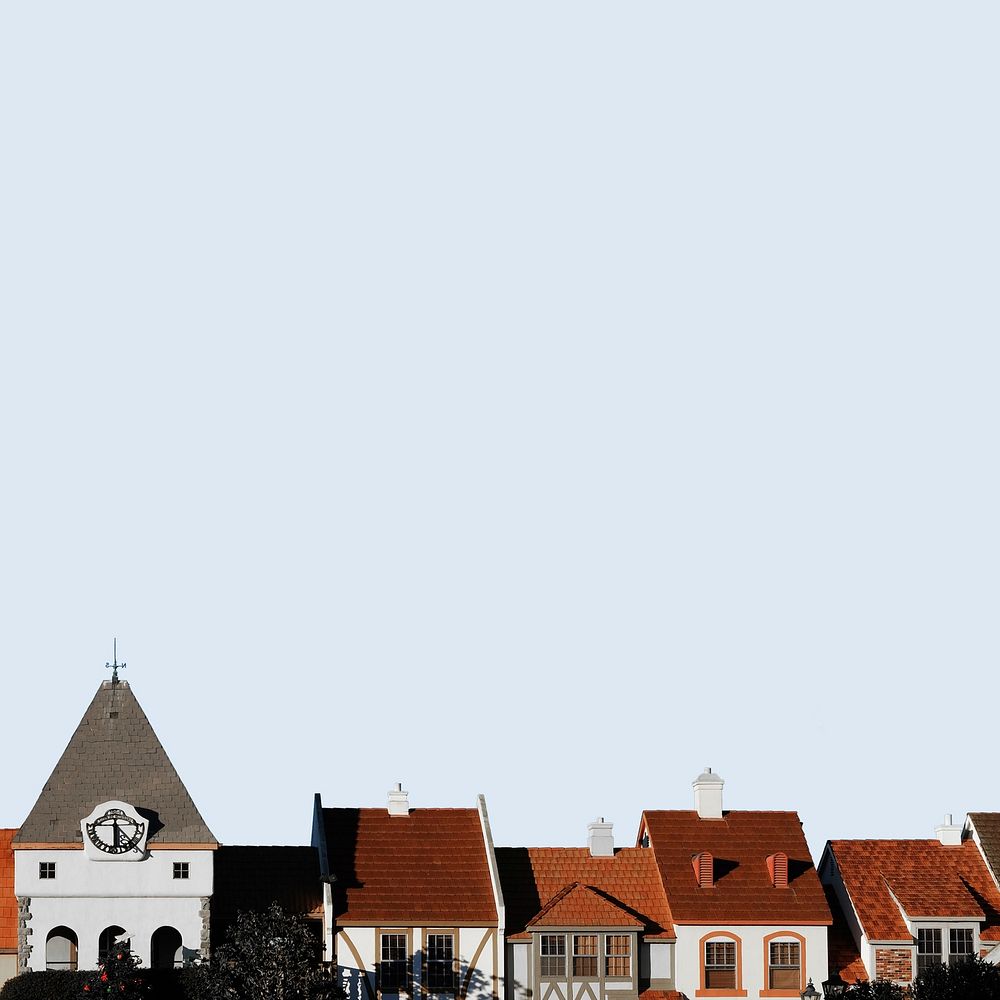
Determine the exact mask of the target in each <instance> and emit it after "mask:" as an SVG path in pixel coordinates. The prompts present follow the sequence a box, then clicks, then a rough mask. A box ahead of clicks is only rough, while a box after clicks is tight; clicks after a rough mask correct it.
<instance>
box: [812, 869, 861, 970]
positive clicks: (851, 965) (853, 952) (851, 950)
mask: <svg viewBox="0 0 1000 1000" xmlns="http://www.w3.org/2000/svg"><path fill="white" fill-rule="evenodd" d="M823 889H824V891H825V892H826V901H827V903H829V905H830V912H831V913H832V914H833V926H832V927H831V928H830V930H829V931H828V932H827V936H826V941H827V950H828V955H829V961H830V974H831V975H832V974H833V973H838V974H839V975H840V978H841V979H843V980H844V982H845V983H851V984H853V983H857V982H862V983H865V982H867V981H868V972H867V971H866V969H865V963H864V962H862V961H861V951H860V950H859V948H858V945H857V943H856V942H855V940H854V935H853V934H852V933H851V928H850V927H849V926H848V924H847V918H846V917H845V916H844V912H843V910H841V908H840V903H839V902H838V901H837V895H836V893H835V892H834V891H833V888H832V886H824V887H823Z"/></svg>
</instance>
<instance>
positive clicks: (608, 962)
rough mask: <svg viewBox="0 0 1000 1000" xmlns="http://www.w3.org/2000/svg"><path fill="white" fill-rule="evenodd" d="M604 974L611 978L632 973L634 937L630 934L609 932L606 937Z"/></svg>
mask: <svg viewBox="0 0 1000 1000" xmlns="http://www.w3.org/2000/svg"><path fill="white" fill-rule="evenodd" d="M604 975H605V976H607V977H608V978H609V979H611V978H614V977H618V978H620V979H627V978H630V977H631V975H632V938H631V936H630V935H628V934H609V935H607V937H606V938H605V939H604Z"/></svg>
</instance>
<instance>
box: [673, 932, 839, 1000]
mask: <svg viewBox="0 0 1000 1000" xmlns="http://www.w3.org/2000/svg"><path fill="white" fill-rule="evenodd" d="M674 926H675V929H676V931H677V944H676V950H675V953H674V954H675V958H676V962H675V965H676V968H675V970H674V971H675V980H674V981H675V983H676V986H675V989H677V990H679V991H680V992H681V993H684V994H686V995H687V996H691V997H693V996H694V995H695V991H696V990H698V989H699V988H700V976H701V961H702V954H701V952H702V948H701V940H702V938H703V937H704V936H705V935H706V934H711V933H713V932H721V933H725V934H733V935H735V936H736V937H737V938H739V940H740V943H741V956H742V963H741V964H742V974H743V980H742V988H743V990H745V991H746V993H745V994H741V995H745V996H747V997H749V998H751V1000H756V998H757V997H759V996H760V992H761V990H764V989H767V964H766V959H765V956H764V938H766V937H767V936H768V935H770V934H774V933H775V932H777V931H793V932H794V933H796V934H800V935H801V936H802V937H804V938H805V966H806V980H807V981H808V980H809V979H812V981H813V983H814V984H815V986H816V988H817V989H820V983H822V982H823V981H824V980H825V979H827V978H829V973H828V965H827V957H828V956H827V929H826V927H825V926H823V927H803V926H796V925H794V924H792V925H788V926H776V925H760V926H727V925H725V924H723V925H720V926H717V927H710V926H702V925H692V924H688V925H681V924H675V925H674ZM776 940H780V938H779V939H776ZM788 940H793V939H792V938H788ZM738 985H739V984H738ZM713 995H714V994H713ZM735 995H736V994H734V996H735Z"/></svg>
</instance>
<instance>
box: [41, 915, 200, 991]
mask: <svg viewBox="0 0 1000 1000" xmlns="http://www.w3.org/2000/svg"><path fill="white" fill-rule="evenodd" d="M200 910H201V900H200V899H190V898H189V899H182V898H177V897H173V898H159V899H157V898H151V897H148V896H146V897H139V896H134V897H131V898H118V899H101V898H93V897H87V896H79V897H75V898H72V899H63V898H56V897H51V896H50V897H47V898H33V899H32V900H31V923H30V925H29V927H30V929H31V935H30V937H29V939H28V940H29V944H30V945H31V955H30V956H29V959H28V967H29V968H30V969H32V970H33V971H35V972H42V971H44V969H45V941H46V938H47V937H48V935H49V931H51V930H52V929H53V928H55V927H60V926H65V927H69V928H70V930H72V931H73V932H74V933H75V934H76V936H77V940H78V942H79V954H78V963H79V964H78V967H79V968H80V969H92V968H94V967H95V966H96V965H97V948H98V941H99V938H100V936H101V931H103V930H104V929H105V928H106V927H111V926H113V925H117V926H118V927H124V928H125V930H126V931H127V932H128V934H129V935H130V937H131V940H132V951H133V953H134V954H135V955H137V956H138V957H139V960H140V962H141V963H142V964H143V965H149V963H150V958H151V955H150V941H151V939H152V936H153V932H154V931H155V930H157V929H158V928H160V927H174V928H176V930H178V931H179V932H180V935H181V943H182V946H183V947H184V948H185V949H188V950H190V951H192V952H197V951H198V949H199V948H200V947H201V916H200Z"/></svg>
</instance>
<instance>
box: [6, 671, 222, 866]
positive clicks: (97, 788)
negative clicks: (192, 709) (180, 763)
mask: <svg viewBox="0 0 1000 1000" xmlns="http://www.w3.org/2000/svg"><path fill="white" fill-rule="evenodd" d="M111 799H118V800H120V801H122V802H128V803H130V804H131V805H133V806H135V807H136V809H138V810H139V812H140V813H143V814H145V815H147V816H148V817H149V837H148V840H147V843H149V844H150V845H151V846H156V845H157V844H204V845H207V846H212V845H214V844H215V843H216V840H215V837H213V836H212V832H211V831H210V830H209V829H208V827H207V826H206V825H205V821H204V820H203V819H202V818H201V814H200V813H199V812H198V810H197V808H196V807H195V804H194V802H192V801H191V796H190V795H189V794H188V790H187V789H186V788H185V787H184V783H183V782H182V781H181V779H180V777H179V776H178V774H177V772H176V771H175V770H174V765H173V764H171V763H170V758H169V757H168V756H167V754H166V751H164V749H163V747H162V746H161V745H160V741H159V740H158V739H157V738H156V733H154V732H153V727H152V726H151V725H150V724H149V720H148V719H147V718H146V715H145V713H144V712H143V710H142V708H141V707H140V706H139V702H138V701H136V698H135V695H134V694H132V690H131V688H130V687H129V686H128V683H127V682H126V681H120V682H118V683H116V684H112V683H111V681H105V682H104V683H103V684H102V685H101V686H100V688H99V689H98V691H97V694H96V695H95V696H94V700H93V701H92V702H91V703H90V707H89V708H88V709H87V711H86V712H85V713H84V716H83V718H82V719H81V720H80V725H79V726H77V728H76V732H75V733H74V734H73V736H72V738H71V739H70V741H69V745H68V746H67V747H66V749H65V750H64V751H63V755H62V757H60V758H59V762H58V763H57V764H56V766H55V770H53V772H52V774H51V775H50V777H49V780H48V781H47V782H46V783H45V786H44V787H43V788H42V793H41V795H39V796H38V801H37V802H36V803H35V805H34V807H33V808H32V810H31V812H30V813H29V814H28V818H27V819H26V820H25V821H24V823H23V825H22V826H21V829H20V830H19V831H18V833H17V835H16V836H15V837H14V846H15V847H17V846H18V845H19V844H70V843H82V842H83V838H82V836H81V834H80V820H82V819H83V818H84V817H85V816H87V815H89V814H90V812H91V810H93V808H94V806H96V805H99V804H100V803H101V802H107V801H109V800H111Z"/></svg>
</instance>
